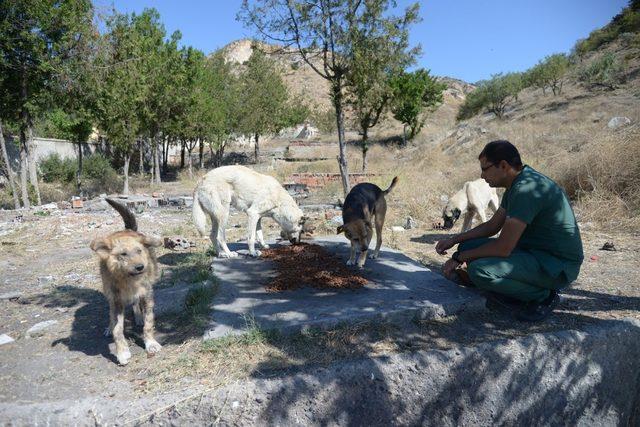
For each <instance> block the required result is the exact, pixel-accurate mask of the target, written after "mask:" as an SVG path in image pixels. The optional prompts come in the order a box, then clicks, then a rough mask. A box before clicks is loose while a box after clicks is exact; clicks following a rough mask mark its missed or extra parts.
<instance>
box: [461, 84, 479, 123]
mask: <svg viewBox="0 0 640 427" xmlns="http://www.w3.org/2000/svg"><path fill="white" fill-rule="evenodd" d="M484 106H485V91H484V90H483V88H482V86H480V87H477V88H476V89H475V90H474V91H473V92H471V93H469V94H468V95H467V98H466V99H465V100H464V103H463V104H462V105H461V106H460V109H459V110H458V115H457V116H456V119H457V120H466V119H469V118H471V117H473V116H475V115H476V114H478V113H480V111H482V109H483V108H484Z"/></svg>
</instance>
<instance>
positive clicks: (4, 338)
mask: <svg viewBox="0 0 640 427" xmlns="http://www.w3.org/2000/svg"><path fill="white" fill-rule="evenodd" d="M14 341H15V340H14V339H13V338H11V337H10V336H9V335H7V334H2V335H0V345H3V344H9V343H10V342H14Z"/></svg>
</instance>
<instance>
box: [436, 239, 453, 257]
mask: <svg viewBox="0 0 640 427" xmlns="http://www.w3.org/2000/svg"><path fill="white" fill-rule="evenodd" d="M455 244H456V242H455V241H454V240H453V239H445V240H440V241H439V242H438V243H436V252H437V253H438V254H439V255H446V254H447V249H449V248H451V247H453V245H455Z"/></svg>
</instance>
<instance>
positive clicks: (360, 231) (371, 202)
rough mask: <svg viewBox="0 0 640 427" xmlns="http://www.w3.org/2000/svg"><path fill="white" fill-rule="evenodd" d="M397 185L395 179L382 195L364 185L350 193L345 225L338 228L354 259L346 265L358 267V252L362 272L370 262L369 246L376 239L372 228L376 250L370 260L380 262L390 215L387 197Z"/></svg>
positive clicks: (344, 214)
mask: <svg viewBox="0 0 640 427" xmlns="http://www.w3.org/2000/svg"><path fill="white" fill-rule="evenodd" d="M397 183H398V177H397V176H396V177H395V178H393V180H392V181H391V185H390V186H389V188H387V189H386V190H384V191H382V189H380V187H378V186H377V185H375V184H371V183H368V182H364V183H362V184H358V185H356V186H355V187H353V188H352V189H351V191H350V192H349V194H347V198H346V199H345V200H344V205H343V206H342V221H343V225H341V226H340V227H338V230H337V231H338V234H340V233H342V232H344V235H345V236H346V237H347V239H349V241H350V242H351V255H350V256H349V261H347V265H354V264H356V262H355V260H356V252H357V251H359V252H360V255H359V256H358V262H357V265H358V267H360V268H362V267H363V266H364V263H365V261H366V259H367V251H368V250H369V243H370V242H371V238H372V237H373V225H372V221H373V222H374V224H375V227H376V249H375V251H374V252H373V253H372V254H371V256H370V258H372V259H373V258H377V257H378V254H379V253H380V246H382V226H383V225H384V217H385V215H386V214H387V201H386V200H385V198H384V196H386V195H387V194H389V193H390V192H391V190H393V187H395V185H396V184H397Z"/></svg>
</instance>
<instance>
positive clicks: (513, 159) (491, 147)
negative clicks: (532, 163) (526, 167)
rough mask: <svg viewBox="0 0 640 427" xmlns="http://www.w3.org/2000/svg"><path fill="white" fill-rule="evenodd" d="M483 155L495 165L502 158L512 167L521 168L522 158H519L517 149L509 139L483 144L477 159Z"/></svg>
mask: <svg viewBox="0 0 640 427" xmlns="http://www.w3.org/2000/svg"><path fill="white" fill-rule="evenodd" d="M482 157H484V158H485V159H487V160H488V161H489V162H491V163H492V164H494V165H497V164H498V163H500V162H501V161H502V160H504V161H505V162H507V163H509V165H511V167H513V168H514V169H518V170H520V169H522V160H521V159H520V153H519V152H518V149H517V148H516V147H515V146H514V145H513V144H512V143H510V142H509V141H505V140H498V141H491V142H490V143H488V144H487V145H485V146H484V148H483V149H482V152H481V153H480V155H479V156H478V159H481V158H482Z"/></svg>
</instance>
